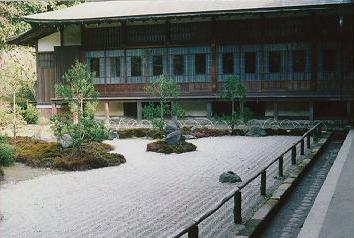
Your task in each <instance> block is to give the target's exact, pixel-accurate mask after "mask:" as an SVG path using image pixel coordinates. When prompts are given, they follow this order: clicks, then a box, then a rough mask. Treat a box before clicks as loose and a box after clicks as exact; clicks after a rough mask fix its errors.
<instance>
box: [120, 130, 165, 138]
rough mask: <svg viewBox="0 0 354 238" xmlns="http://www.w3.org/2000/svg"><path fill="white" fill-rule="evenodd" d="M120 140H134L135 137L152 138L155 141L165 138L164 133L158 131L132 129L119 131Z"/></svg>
mask: <svg viewBox="0 0 354 238" xmlns="http://www.w3.org/2000/svg"><path fill="white" fill-rule="evenodd" d="M117 133H118V135H119V138H120V139H127V138H134V137H139V138H140V137H150V138H153V139H161V138H163V133H162V132H161V131H159V130H156V129H150V128H131V129H121V130H117Z"/></svg>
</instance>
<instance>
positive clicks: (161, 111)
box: [160, 101, 164, 121]
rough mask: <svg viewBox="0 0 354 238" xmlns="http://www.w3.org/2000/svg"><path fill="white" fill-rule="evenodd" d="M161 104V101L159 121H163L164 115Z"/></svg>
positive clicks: (161, 104) (161, 103)
mask: <svg viewBox="0 0 354 238" xmlns="http://www.w3.org/2000/svg"><path fill="white" fill-rule="evenodd" d="M163 104H164V103H163V102H162V101H161V102H160V119H161V121H162V120H163V114H164V111H163Z"/></svg>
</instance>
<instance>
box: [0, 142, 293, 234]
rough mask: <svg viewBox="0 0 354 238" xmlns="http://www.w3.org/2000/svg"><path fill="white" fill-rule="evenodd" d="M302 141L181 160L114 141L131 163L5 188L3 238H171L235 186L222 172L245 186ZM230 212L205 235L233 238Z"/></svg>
mask: <svg viewBox="0 0 354 238" xmlns="http://www.w3.org/2000/svg"><path fill="white" fill-rule="evenodd" d="M296 139H297V137H286V136H278V137H264V138H252V137H228V136H226V137H218V138H204V139H198V140H193V141H192V142H193V143H194V144H196V145H197V146H198V151H196V152H191V153H185V154H180V155H176V154H172V155H162V154H157V153H153V152H145V149H146V144H147V142H149V141H148V140H141V139H126V140H118V141H115V142H110V143H112V144H113V145H115V146H116V149H117V151H119V153H122V154H123V155H125V157H126V159H127V163H126V164H123V165H120V166H118V167H110V168H104V169H97V170H91V171H85V172H72V173H64V174H57V175H46V176H42V177H39V178H36V179H32V180H28V181H23V182H19V183H17V184H8V185H7V186H5V187H3V188H2V189H1V190H0V213H1V215H2V216H3V220H2V221H1V222H0V237H71V238H73V237H168V236H170V235H171V234H174V233H175V232H176V230H177V229H180V228H182V227H184V226H185V225H186V224H188V223H189V222H190V221H191V219H193V218H196V217H198V216H199V215H201V214H202V213H203V212H204V211H205V210H206V209H208V208H210V207H211V206H212V205H213V204H214V203H216V202H218V201H219V200H221V199H222V198H223V196H225V195H226V194H227V193H228V192H230V191H231V190H232V188H234V186H235V185H230V184H221V183H219V182H218V177H219V175H220V174H221V173H222V172H224V171H227V170H233V171H234V172H236V173H237V174H239V175H240V176H241V178H242V179H243V180H245V179H247V178H248V177H250V176H252V174H254V173H255V172H257V171H258V170H259V168H260V167H262V166H264V165H265V164H266V163H267V162H268V161H270V160H272V159H273V158H275V156H277V155H279V154H280V153H281V152H282V151H284V150H285V149H286V148H288V147H289V146H290V145H291V144H292V143H294V142H295V140H296ZM254 189H259V188H258V187H256V188H254ZM230 206H231V205H230V204H228V205H227V206H225V207H224V208H222V209H221V210H220V212H218V213H217V214H215V215H214V216H213V217H211V219H208V220H207V221H205V222H203V223H202V224H201V233H202V235H203V236H202V237H205V236H206V237H228V236H231V234H230V231H232V230H235V227H234V225H233V223H232V210H230Z"/></svg>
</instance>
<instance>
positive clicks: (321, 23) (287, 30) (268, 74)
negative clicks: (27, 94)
mask: <svg viewBox="0 0 354 238" xmlns="http://www.w3.org/2000/svg"><path fill="white" fill-rule="evenodd" d="M23 19H24V21H26V22H28V23H30V24H31V26H32V28H31V29H30V30H29V31H27V32H24V33H23V34H21V35H18V36H15V37H13V38H11V39H10V40H9V43H11V44H17V45H28V46H34V47H35V48H36V55H37V76H38V84H37V85H38V88H37V95H36V96H37V108H38V109H39V110H40V111H41V114H42V115H43V116H47V117H49V116H51V115H52V114H55V113H57V111H58V110H60V108H61V100H60V98H57V97H56V95H55V90H54V88H55V87H54V85H55V84H56V83H58V82H60V81H61V80H62V76H63V74H64V73H65V72H66V70H67V69H68V68H69V67H70V66H71V65H72V64H73V62H74V61H75V60H76V59H79V60H80V61H82V62H84V63H85V64H86V65H87V68H88V70H90V71H92V72H95V73H96V85H95V86H96V88H97V90H98V91H99V93H100V96H99V102H100V103H99V106H98V109H97V115H98V116H100V115H101V116H108V115H109V116H110V117H115V116H130V117H136V118H138V119H141V118H142V107H143V106H144V104H145V103H146V102H149V101H151V100H154V98H151V97H150V96H149V95H148V94H147V92H146V91H145V90H144V89H145V87H146V86H147V85H148V84H149V82H150V81H151V80H153V79H154V78H156V77H159V75H161V74H165V75H167V76H168V77H170V78H172V79H173V80H176V82H177V83H178V85H179V87H180V90H181V95H180V96H179V97H178V99H177V100H179V101H180V103H181V105H182V106H183V107H184V109H185V110H186V113H187V115H188V116H203V117H204V116H205V117H211V116H213V115H220V114H224V113H227V112H228V109H229V107H228V105H227V104H226V103H225V102H223V101H221V100H220V97H219V95H220V93H219V91H220V89H221V88H222V86H223V81H224V79H225V78H226V77H228V76H230V75H239V76H240V77H241V79H242V80H243V81H244V82H245V84H246V86H247V89H248V95H247V98H246V99H247V102H246V104H247V106H248V107H249V108H251V110H252V111H253V113H254V116H255V117H259V118H264V117H274V118H280V117H281V118H284V117H290V118H302V119H310V120H317V119H345V120H353V100H354V79H353V1H347V0H300V1H295V0H273V1H270V0H260V1H248V0H217V1H216V0H133V1H103V2H87V3H82V4H79V5H76V6H73V7H69V8H66V9H62V10H57V11H52V12H45V13H40V14H35V15H30V16H24V17H23Z"/></svg>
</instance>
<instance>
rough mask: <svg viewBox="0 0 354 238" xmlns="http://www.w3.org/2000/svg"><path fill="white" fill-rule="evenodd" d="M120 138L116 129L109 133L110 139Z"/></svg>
mask: <svg viewBox="0 0 354 238" xmlns="http://www.w3.org/2000/svg"><path fill="white" fill-rule="evenodd" d="M114 139H119V135H118V133H117V132H116V131H112V132H111V133H109V136H108V140H114Z"/></svg>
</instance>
